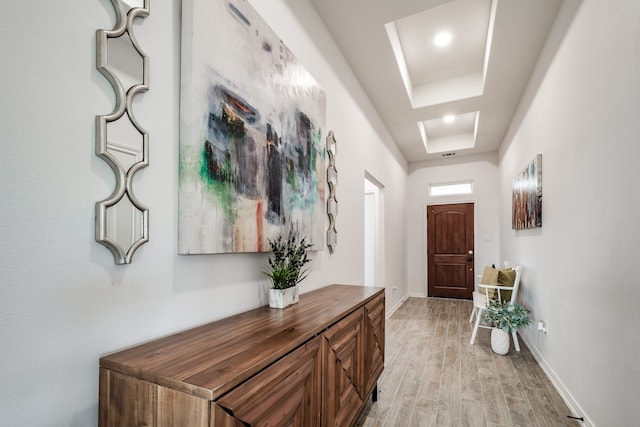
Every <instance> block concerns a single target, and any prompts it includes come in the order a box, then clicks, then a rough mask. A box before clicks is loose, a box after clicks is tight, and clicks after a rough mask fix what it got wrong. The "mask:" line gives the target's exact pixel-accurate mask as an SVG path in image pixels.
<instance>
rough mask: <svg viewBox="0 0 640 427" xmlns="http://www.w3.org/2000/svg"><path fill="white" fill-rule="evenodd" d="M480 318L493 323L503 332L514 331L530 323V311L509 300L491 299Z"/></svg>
mask: <svg viewBox="0 0 640 427" xmlns="http://www.w3.org/2000/svg"><path fill="white" fill-rule="evenodd" d="M482 320H484V321H485V322H487V323H492V324H494V325H495V326H497V327H498V328H500V329H502V330H503V331H505V332H515V331H516V330H517V329H520V328H524V327H525V326H527V325H528V324H529V323H531V312H530V311H529V310H528V309H526V308H524V307H522V306H521V305H518V304H516V303H512V302H511V301H505V302H503V303H500V302H498V301H496V300H492V301H491V302H490V303H489V306H488V307H487V309H486V310H485V311H484V313H482Z"/></svg>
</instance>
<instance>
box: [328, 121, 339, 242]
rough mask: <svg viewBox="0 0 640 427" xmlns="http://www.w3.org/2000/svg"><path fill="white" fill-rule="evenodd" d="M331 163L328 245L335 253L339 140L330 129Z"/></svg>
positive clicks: (329, 166)
mask: <svg viewBox="0 0 640 427" xmlns="http://www.w3.org/2000/svg"><path fill="white" fill-rule="evenodd" d="M326 148H327V155H328V156H329V165H328V166H327V184H328V186H329V197H328V198H327V215H328V216H329V229H328V230H327V247H328V248H329V253H333V252H334V251H335V250H336V246H337V245H338V230H337V229H336V219H337V217H338V199H337V198H336V187H337V185H338V169H337V168H336V154H337V141H336V138H335V136H334V134H333V131H329V135H327V141H326Z"/></svg>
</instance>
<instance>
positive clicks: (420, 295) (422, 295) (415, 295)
mask: <svg viewBox="0 0 640 427" xmlns="http://www.w3.org/2000/svg"><path fill="white" fill-rule="evenodd" d="M426 297H427V296H426V295H425V294H417V293H409V294H407V296H406V297H405V299H407V298H426Z"/></svg>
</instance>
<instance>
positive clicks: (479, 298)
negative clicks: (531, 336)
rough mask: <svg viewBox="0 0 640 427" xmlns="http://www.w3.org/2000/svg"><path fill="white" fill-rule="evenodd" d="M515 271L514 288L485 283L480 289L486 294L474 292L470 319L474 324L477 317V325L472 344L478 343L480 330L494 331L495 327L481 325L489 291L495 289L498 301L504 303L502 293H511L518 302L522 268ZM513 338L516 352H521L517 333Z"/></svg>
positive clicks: (480, 285)
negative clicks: (477, 337) (477, 338)
mask: <svg viewBox="0 0 640 427" xmlns="http://www.w3.org/2000/svg"><path fill="white" fill-rule="evenodd" d="M513 269H514V270H515V272H516V278H515V280H514V281H513V286H501V285H486V284H483V283H480V284H478V287H479V288H483V289H484V290H485V293H480V292H478V291H475V292H473V310H472V311H471V317H470V318H469V322H473V318H474V316H475V318H476V323H475V325H474V326H473V333H472V334H471V341H470V344H471V345H473V344H474V343H475V342H476V335H477V334H478V328H485V329H494V327H493V326H490V325H483V324H481V319H482V313H483V312H484V311H485V310H486V308H487V306H488V305H489V301H490V297H489V292H488V291H489V289H495V290H496V294H497V296H498V301H500V302H502V295H501V292H502V291H511V302H516V297H517V296H518V288H519V287H520V276H521V275H522V266H519V265H518V266H515V267H513ZM511 335H512V336H513V345H514V347H515V348H516V351H520V343H519V342H518V335H516V332H515V331H514V332H512V333H511Z"/></svg>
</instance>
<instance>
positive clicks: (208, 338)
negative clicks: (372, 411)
mask: <svg viewBox="0 0 640 427" xmlns="http://www.w3.org/2000/svg"><path fill="white" fill-rule="evenodd" d="M384 305H385V296H384V289H383V288H370V287H362V286H347V285H331V286H327V287H325V288H322V289H318V290H316V291H313V292H309V293H307V294H303V295H301V296H300V302H299V303H298V304H296V305H293V306H290V307H287V308H286V309H283V310H280V309H270V308H268V307H261V308H258V309H256V310H252V311H248V312H246V313H242V314H238V315H236V316H233V317H230V318H227V319H223V320H220V321H217V322H213V323H209V324H206V325H203V326H200V327H197V328H193V329H190V330H187V331H183V332H180V333H177V334H174V335H171V336H168V337H165V338H161V339H158V340H155V341H152V342H149V343H146V344H142V345H140V346H137V347H133V348H130V349H127V350H124V351H120V352H118V353H114V354H111V355H108V356H105V357H102V358H101V359H100V397H99V400H100V405H99V425H100V427H111V426H114V427H116V426H117V427H120V426H154V427H161V426H185V427H186V426H188V427H244V426H274V427H275V426H323V427H330V426H331V427H332V426H351V425H353V424H354V423H355V422H356V420H357V417H358V415H359V414H360V413H361V411H362V410H363V408H364V404H365V402H366V401H367V399H368V397H369V396H370V395H371V393H372V392H374V389H375V387H376V382H377V380H378V378H379V376H380V374H381V373H382V370H383V368H384V329H385V307H384Z"/></svg>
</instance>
